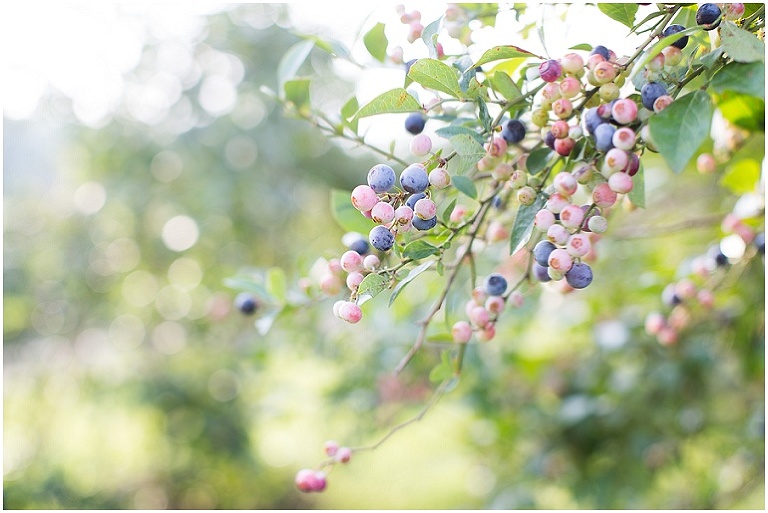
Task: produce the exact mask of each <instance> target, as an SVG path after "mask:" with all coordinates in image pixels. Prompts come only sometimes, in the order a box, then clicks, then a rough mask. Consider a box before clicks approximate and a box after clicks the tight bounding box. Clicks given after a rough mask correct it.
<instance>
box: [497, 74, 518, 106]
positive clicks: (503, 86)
mask: <svg viewBox="0 0 768 513" xmlns="http://www.w3.org/2000/svg"><path fill="white" fill-rule="evenodd" d="M491 82H492V83H493V88H494V89H495V90H496V91H498V92H499V93H500V94H501V95H502V96H503V97H504V98H506V99H507V100H509V101H511V102H512V101H515V100H517V99H518V98H520V97H522V96H523V93H522V92H521V91H520V88H519V87H517V85H516V84H515V83H514V82H513V81H512V79H511V78H509V75H507V74H506V73H504V72H503V71H497V72H496V73H494V74H493V77H492V78H491Z"/></svg>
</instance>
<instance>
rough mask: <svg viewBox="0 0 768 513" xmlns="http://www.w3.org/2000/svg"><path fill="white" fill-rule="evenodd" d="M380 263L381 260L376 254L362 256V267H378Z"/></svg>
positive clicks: (369, 268) (371, 269)
mask: <svg viewBox="0 0 768 513" xmlns="http://www.w3.org/2000/svg"><path fill="white" fill-rule="evenodd" d="M380 265H381V260H380V259H379V257H377V256H376V255H367V256H366V257H365V258H363V267H364V268H365V269H368V270H369V271H373V270H375V269H378V268H379V266H380Z"/></svg>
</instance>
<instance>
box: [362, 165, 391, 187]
mask: <svg viewBox="0 0 768 513" xmlns="http://www.w3.org/2000/svg"><path fill="white" fill-rule="evenodd" d="M393 185H395V170H394V169H392V168H391V167H389V166H388V165H386V164H377V165H375V166H373V167H372V168H371V170H370V171H368V186H369V187H370V188H371V189H373V191H374V192H375V193H376V194H381V193H382V192H387V191H388V190H390V189H391V188H392V186H393Z"/></svg>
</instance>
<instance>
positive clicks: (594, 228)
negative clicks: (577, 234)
mask: <svg viewBox="0 0 768 513" xmlns="http://www.w3.org/2000/svg"><path fill="white" fill-rule="evenodd" d="M587 227H588V228H589V231H591V232H592V233H598V234H600V233H605V231H606V230H607V229H608V220H607V219H606V218H604V217H603V216H592V217H590V218H589V220H588V221H587Z"/></svg>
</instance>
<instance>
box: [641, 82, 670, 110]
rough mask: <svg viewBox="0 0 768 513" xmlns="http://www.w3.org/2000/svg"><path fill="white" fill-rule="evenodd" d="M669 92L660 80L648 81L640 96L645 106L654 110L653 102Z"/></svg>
mask: <svg viewBox="0 0 768 513" xmlns="http://www.w3.org/2000/svg"><path fill="white" fill-rule="evenodd" d="M665 94H667V88H666V87H664V86H663V85H662V84H659V83H658V82H648V83H647V84H645V85H644V86H643V88H642V89H640V96H641V98H642V99H643V107H645V108H646V109H648V110H653V102H655V101H656V99H657V98H658V97H659V96H664V95H665Z"/></svg>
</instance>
